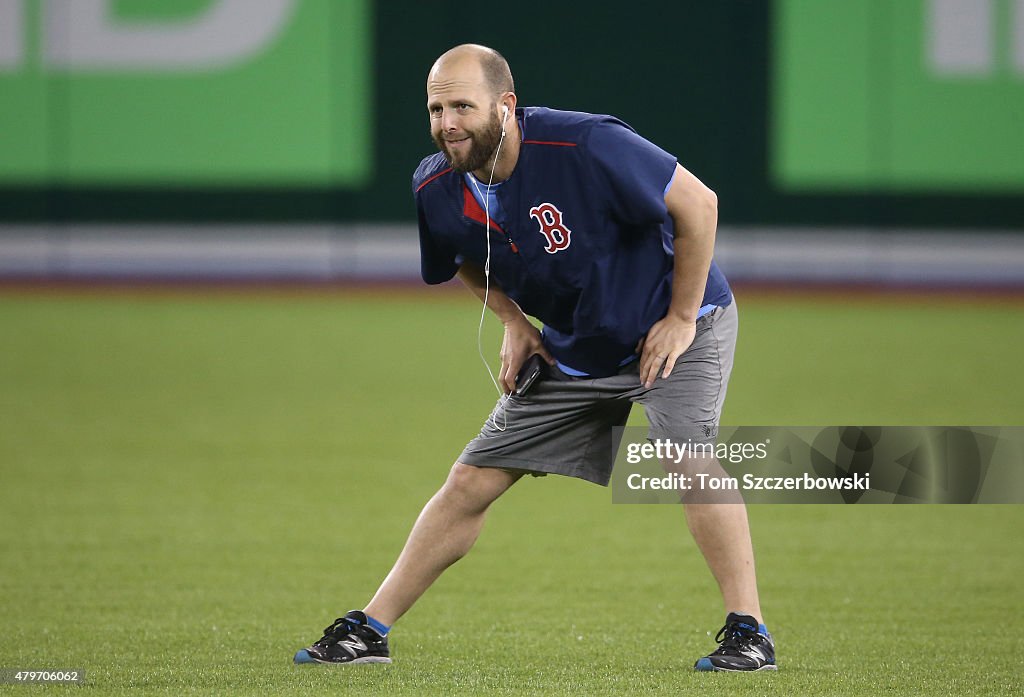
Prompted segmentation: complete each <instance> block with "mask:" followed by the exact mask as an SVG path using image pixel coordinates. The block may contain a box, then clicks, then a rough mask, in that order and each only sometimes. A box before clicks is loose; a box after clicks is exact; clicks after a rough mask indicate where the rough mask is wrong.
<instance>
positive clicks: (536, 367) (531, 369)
mask: <svg viewBox="0 0 1024 697" xmlns="http://www.w3.org/2000/svg"><path fill="white" fill-rule="evenodd" d="M546 365H547V363H546V362H545V361H544V359H543V358H541V355H540V354H539V353H535V354H533V355H532V356H530V357H529V358H527V359H526V362H525V363H523V367H522V368H520V369H519V374H518V375H516V391H515V392H514V393H513V394H515V396H516V397H522V396H523V395H524V394H526V393H527V391H529V389H530V388H531V387H533V383H535V382H537V380H538V378H540V376H541V373H542V372H544V366H546Z"/></svg>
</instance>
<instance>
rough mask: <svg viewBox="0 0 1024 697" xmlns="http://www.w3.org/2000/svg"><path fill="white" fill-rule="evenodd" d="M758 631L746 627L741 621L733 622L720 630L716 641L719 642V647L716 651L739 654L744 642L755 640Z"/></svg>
mask: <svg viewBox="0 0 1024 697" xmlns="http://www.w3.org/2000/svg"><path fill="white" fill-rule="evenodd" d="M756 636H757V632H755V631H752V630H750V629H746V628H744V627H743V626H742V625H741V624H740V623H739V622H732V623H730V624H727V625H725V626H724V627H722V628H721V629H719V630H718V634H716V635H715V641H716V642H718V649H717V650H716V651H715V653H721V654H729V653H732V654H734V655H735V654H738V653H739V650H740V648H742V647H743V645H744V644H748V643H750V642H751V641H753V639H754V637H756Z"/></svg>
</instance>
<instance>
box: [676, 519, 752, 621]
mask: <svg viewBox="0 0 1024 697" xmlns="http://www.w3.org/2000/svg"><path fill="white" fill-rule="evenodd" d="M684 508H685V510H686V524H687V525H688V526H689V528H690V534H692V535H693V539H694V540H695V541H696V542H697V546H698V547H699V548H700V551H701V553H702V554H703V555H704V559H705V561H707V564H708V567H710V568H711V573H712V574H713V575H714V577H715V580H716V581H717V582H718V588H719V589H720V590H721V592H722V600H723V601H724V602H725V611H726V613H729V612H735V613H738V614H742V615H751V616H752V617H754V619H756V620H757V621H758V622H760V623H764V617H762V616H761V604H760V601H759V599H758V595H757V575H756V574H755V572H754V548H753V545H752V544H751V542H750V527H749V525H748V523H747V507H746V506H745V505H744V504H743V503H692V504H687V505H686V506H685V507H684Z"/></svg>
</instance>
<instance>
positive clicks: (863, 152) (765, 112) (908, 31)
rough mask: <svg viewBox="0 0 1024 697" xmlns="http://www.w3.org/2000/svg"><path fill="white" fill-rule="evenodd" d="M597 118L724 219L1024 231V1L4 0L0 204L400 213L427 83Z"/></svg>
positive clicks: (0, 18) (92, 212)
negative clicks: (451, 75) (508, 75)
mask: <svg viewBox="0 0 1024 697" xmlns="http://www.w3.org/2000/svg"><path fill="white" fill-rule="evenodd" d="M466 41H475V42H480V43H486V44H489V45H492V46H494V47H496V48H498V49H499V50H501V51H502V52H503V53H504V54H505V55H506V56H507V57H508V58H509V60H510V62H511V64H512V68H513V71H514V73H515V77H516V80H517V91H518V94H519V98H520V104H524V105H528V104H544V105H549V106H553V107H560V108H565V109H579V110H585V111H600V112H607V113H613V114H615V115H617V116H620V117H621V118H623V119H625V120H626V121H627V122H629V123H630V124H632V125H633V126H634V127H636V128H637V129H638V130H639V131H640V132H641V133H642V134H644V135H646V136H647V137H649V138H650V139H652V140H654V141H656V142H658V143H659V144H661V145H662V146H663V147H665V148H666V149H668V150H669V151H671V152H673V153H674V154H676V155H677V156H678V157H679V158H680V160H681V161H682V162H683V163H684V165H686V166H687V167H689V168H690V169H691V170H693V171H694V172H695V173H696V174H697V175H698V176H699V177H701V178H702V179H703V180H704V181H706V182H707V183H708V184H709V185H710V186H712V187H713V188H714V189H715V190H716V191H717V192H718V193H719V197H720V200H721V202H722V211H721V215H722V219H723V220H725V221H728V222H732V223H765V224H804V223H806V224H811V223H813V224H825V225H828V224H836V225H849V224H864V225H869V226H885V225H928V226H956V227H958V228H963V227H988V228H1010V229H1016V228H1024V127H1022V124H1024V2H1020V1H1019V0H853V1H851V2H843V3H839V2H824V1H822V0H774V2H743V1H741V0H722V1H720V2H714V3H661V2H644V1H642V0H641V1H639V2H635V3H631V4H630V6H629V8H628V12H627V11H626V10H625V8H624V7H623V6H622V5H621V3H613V2H605V1H600V0H598V1H595V2H591V3H586V4H585V5H581V4H579V3H570V2H535V1H532V0H526V1H524V2H520V3H517V5H516V6H515V8H514V10H513V9H512V8H497V7H494V8H492V7H480V6H476V7H474V8H473V9H472V11H467V7H465V6H464V5H462V4H460V3H455V2H449V1H445V2H435V3H420V2H385V1H384V0H377V1H375V0H260V1H259V2H257V1H256V0H180V1H178V2H174V3H168V2H162V1H160V0H0V221H8V222H10V221H62V220H67V221H95V220H102V221H154V222H161V221H181V220H199V221H224V220H231V221H245V220H254V221H255V220H280V221H292V220H296V221H309V220H337V221H375V220H377V221H382V220H388V221H392V220H407V219H411V218H412V217H413V214H414V211H413V209H412V204H411V198H410V196H409V191H408V183H409V177H410V175H411V172H412V170H413V169H414V168H415V166H416V164H417V163H418V161H419V159H420V158H421V157H422V156H424V155H426V154H428V153H429V152H431V151H432V150H433V146H432V144H431V142H430V139H429V137H428V133H427V119H426V115H425V108H424V97H423V90H424V79H425V75H426V72H427V70H428V68H429V66H430V64H431V62H432V61H433V59H434V58H435V57H436V56H437V55H438V54H439V53H440V52H442V51H444V50H445V49H446V48H448V47H450V46H452V45H454V44H457V43H461V42H466Z"/></svg>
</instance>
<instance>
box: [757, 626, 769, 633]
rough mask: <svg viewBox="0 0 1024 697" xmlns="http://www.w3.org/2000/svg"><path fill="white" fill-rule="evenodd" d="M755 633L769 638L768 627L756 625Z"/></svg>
mask: <svg viewBox="0 0 1024 697" xmlns="http://www.w3.org/2000/svg"><path fill="white" fill-rule="evenodd" d="M757 633H758V634H764V635H765V636H769V634H768V627H765V626H764V625H763V624H759V625H757Z"/></svg>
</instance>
